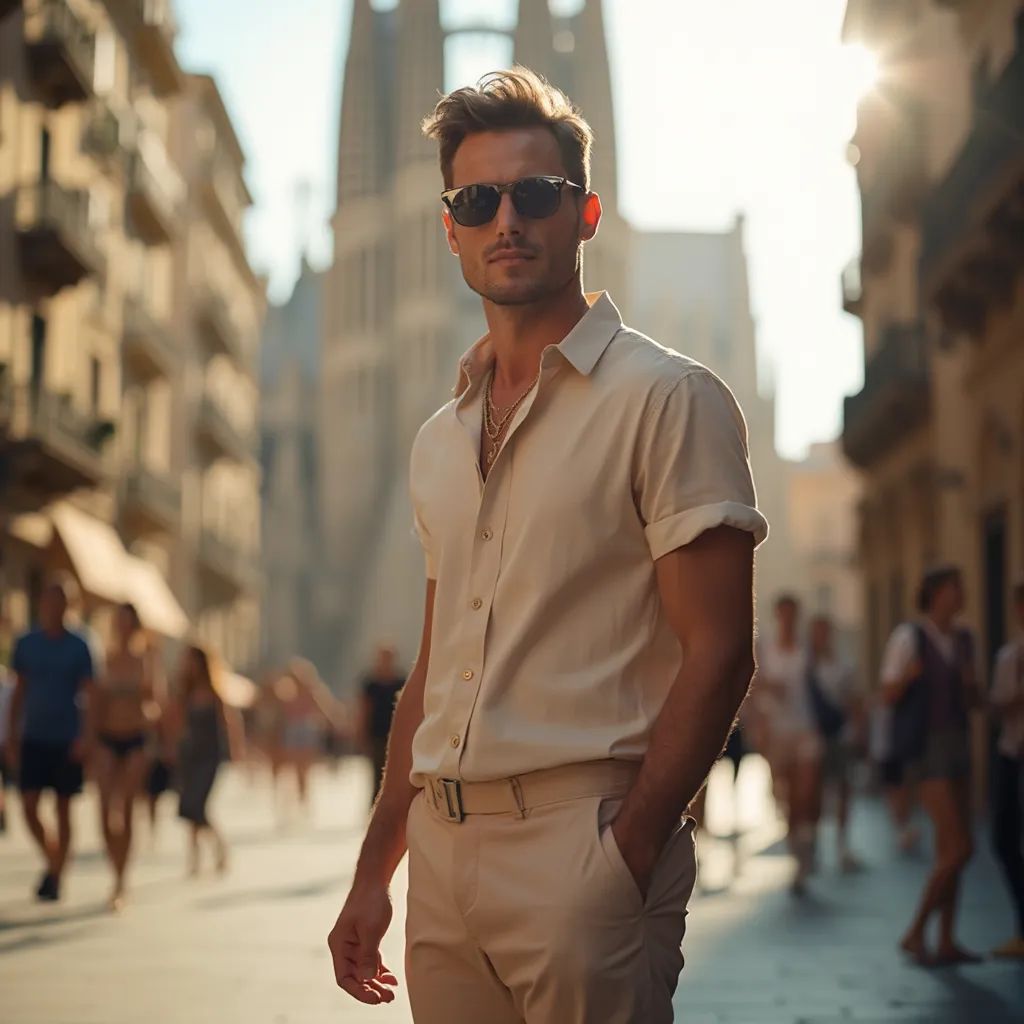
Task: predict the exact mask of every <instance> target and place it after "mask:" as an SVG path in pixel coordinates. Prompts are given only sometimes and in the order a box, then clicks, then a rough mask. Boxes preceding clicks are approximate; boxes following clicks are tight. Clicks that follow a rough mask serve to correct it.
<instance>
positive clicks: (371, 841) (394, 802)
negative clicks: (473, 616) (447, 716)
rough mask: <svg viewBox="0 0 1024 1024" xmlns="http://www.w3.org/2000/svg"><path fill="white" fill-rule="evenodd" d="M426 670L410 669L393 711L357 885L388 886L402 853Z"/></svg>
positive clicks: (362, 852)
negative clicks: (381, 779) (389, 734)
mask: <svg viewBox="0 0 1024 1024" xmlns="http://www.w3.org/2000/svg"><path fill="white" fill-rule="evenodd" d="M425 675H426V671H425V669H424V670H423V671H421V670H420V667H419V665H417V666H416V668H414V669H413V671H412V673H411V674H410V676H409V679H408V681H407V682H406V684H405V686H404V687H403V688H402V693H401V695H400V696H399V698H398V705H397V706H396V708H395V716H394V720H393V722H392V726H391V737H390V739H389V741H388V756H387V770H386V772H385V774H384V784H383V786H382V787H381V793H380V797H379V799H378V800H377V805H376V807H375V808H374V810H373V817H372V819H371V820H370V827H369V828H368V829H367V831H366V838H365V839H364V840H363V848H362V850H361V851H360V854H359V861H358V863H357V865H356V878H355V881H356V883H359V882H373V883H377V884H380V883H383V884H384V885H387V884H388V883H389V882H390V881H391V876H392V875H393V874H394V873H395V869H396V868H397V867H398V864H399V861H401V859H402V857H403V855H404V854H405V820H406V818H407V817H408V815H409V806H410V804H411V803H412V801H413V797H415V796H416V793H417V792H418V791H417V789H416V787H415V786H413V784H412V783H411V782H410V781H409V772H410V771H411V769H412V739H413V736H414V735H415V734H416V730H417V729H418V728H419V725H420V722H422V721H423V687H424V684H425V678H424V677H425Z"/></svg>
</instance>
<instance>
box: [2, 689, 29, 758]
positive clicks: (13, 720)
mask: <svg viewBox="0 0 1024 1024" xmlns="http://www.w3.org/2000/svg"><path fill="white" fill-rule="evenodd" d="M25 686H26V682H25V677H24V676H23V675H22V674H21V673H20V672H15V673H14V692H13V693H12V694H11V703H10V705H9V706H8V708H7V742H6V743H5V744H4V747H5V752H6V754H7V764H8V766H9V767H10V769H11V771H12V772H16V771H17V770H18V761H19V760H20V754H21V710H22V708H23V707H24V706H25Z"/></svg>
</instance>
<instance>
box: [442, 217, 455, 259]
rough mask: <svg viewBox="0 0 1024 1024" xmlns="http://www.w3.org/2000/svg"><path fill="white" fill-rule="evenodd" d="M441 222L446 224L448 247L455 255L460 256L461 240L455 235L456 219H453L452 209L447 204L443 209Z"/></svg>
mask: <svg viewBox="0 0 1024 1024" xmlns="http://www.w3.org/2000/svg"><path fill="white" fill-rule="evenodd" d="M441 223H442V224H444V234H445V237H446V238H447V239H448V248H449V249H450V250H451V253H452V255H453V256H458V255H459V240H458V239H457V238H456V237H455V221H453V220H452V214H451V211H450V210H449V209H448V207H447V206H446V207H444V209H442V210H441Z"/></svg>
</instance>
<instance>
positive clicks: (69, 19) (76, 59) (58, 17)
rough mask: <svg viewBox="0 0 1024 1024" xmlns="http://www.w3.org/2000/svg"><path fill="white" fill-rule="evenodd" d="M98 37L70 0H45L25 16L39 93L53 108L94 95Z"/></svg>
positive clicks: (28, 52) (27, 46)
mask: <svg viewBox="0 0 1024 1024" xmlns="http://www.w3.org/2000/svg"><path fill="white" fill-rule="evenodd" d="M94 45H95V40H94V39H93V37H92V36H91V35H90V34H89V31H88V29H87V28H86V26H85V24H84V23H83V22H82V21H81V19H80V18H79V17H78V15H77V14H76V13H75V10H74V8H73V7H72V6H71V5H70V4H69V3H67V0H43V2H42V3H41V4H40V5H39V7H38V8H37V9H36V10H34V11H32V12H31V13H30V14H27V15H26V18H25V52H26V57H27V59H28V71H29V76H30V78H31V80H32V84H33V87H34V88H35V91H36V94H37V95H38V96H39V99H40V100H41V101H42V102H43V104H44V105H45V106H47V107H49V108H50V109H52V110H56V109H57V108H58V107H62V106H64V104H65V103H78V102H81V101H82V100H84V99H87V98H88V97H89V96H91V95H92V83H93V71H94V60H95V52H94Z"/></svg>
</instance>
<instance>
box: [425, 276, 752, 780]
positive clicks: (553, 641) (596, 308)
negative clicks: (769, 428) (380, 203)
mask: <svg viewBox="0 0 1024 1024" xmlns="http://www.w3.org/2000/svg"><path fill="white" fill-rule="evenodd" d="M587 299H588V302H589V303H590V306H591V308H590V310H589V311H588V312H587V314H586V315H585V316H584V317H583V318H582V319H581V320H580V322H579V323H578V324H577V325H576V326H575V327H574V328H573V330H572V331H571V332H570V333H569V334H568V335H567V336H566V337H565V338H564V339H563V341H562V342H561V344H559V345H557V346H554V345H552V346H549V347H548V348H547V349H545V351H544V353H543V356H542V358H541V374H540V378H539V380H538V382H537V384H536V386H535V387H534V389H533V390H532V391H531V393H530V394H529V395H528V396H527V398H526V400H525V401H524V402H523V404H522V406H521V407H520V408H519V410H518V412H517V413H516V415H515V417H514V418H513V420H512V423H511V425H510V427H509V430H508V433H507V435H506V437H505V441H504V445H503V447H502V449H501V452H500V453H499V455H498V458H497V460H496V461H495V463H494V466H493V468H492V469H491V471H490V473H489V474H488V476H487V480H486V482H485V481H484V479H483V477H482V474H481V472H480V460H479V454H480V434H481V429H482V428H481V413H482V401H483V383H484V380H485V378H486V375H487V372H488V370H489V368H490V366H491V365H492V363H493V359H494V356H493V352H492V349H491V346H490V343H489V341H488V339H487V337H484V338H482V339H481V340H480V341H478V342H477V343H476V344H475V345H474V346H473V348H471V349H470V351H469V352H468V353H467V354H466V356H465V357H463V359H462V361H461V363H460V372H459V380H458V384H457V386H456V388H455V397H454V398H453V400H452V401H450V402H449V403H448V404H447V405H446V406H444V408H442V409H441V410H440V411H439V412H437V413H436V414H435V415H434V416H433V417H431V419H430V420H428V421H427V422H426V423H425V424H424V425H423V427H422V428H421V430H420V432H419V435H418V436H417V438H416V442H415V444H414V445H413V451H412V460H411V471H410V488H411V494H412V504H413V509H414V513H415V528H416V532H417V533H418V534H419V537H420V540H421V543H422V545H423V549H424V552H425V554H426V564H427V576H428V577H429V578H431V579H436V581H437V585H436V592H435V598H434V623H433V633H432V636H431V650H430V663H429V665H428V669H427V680H426V690H425V693H424V701H423V704H424V708H423V710H424V716H423V722H422V724H421V725H420V727H419V729H418V731H417V733H416V736H415V738H414V740H413V766H412V781H413V783H414V784H416V785H422V784H423V779H424V776H432V775H437V776H441V777H445V778H460V779H464V780H467V781H481V780H489V779H498V778H506V777H508V776H511V775H517V774H520V773H523V772H528V771H533V770H536V769H541V768H550V767H555V766H558V765H564V764H573V763H577V762H583V761H592V760H598V759H604V758H624V759H639V758H642V757H643V756H644V753H645V752H646V749H647V744H648V739H649V736H650V732H651V728H652V726H653V724H654V722H655V719H656V718H657V716H658V713H659V712H660V711H661V707H662V704H663V703H664V701H665V698H666V696H667V695H668V691H669V689H670V687H671V685H672V683H673V681H674V680H675V677H676V674H677V673H678V671H679V667H680V663H681V653H680V647H679V643H678V640H677V638H676V636H675V634H674V633H673V631H672V629H671V628H670V626H669V623H668V621H667V620H666V617H665V615H664V612H663V609H662V606H661V601H660V598H659V594H658V589H657V583H656V579H655V572H654V563H655V561H656V560H657V559H658V558H660V557H661V556H662V555H665V554H667V553H668V552H670V551H673V550H674V549H676V548H678V547H681V546H683V545H685V544H688V543H690V541H692V540H694V538H696V537H697V536H698V535H699V534H700V533H702V532H703V531H704V530H708V529H710V528H712V527H714V526H718V525H720V524H728V525H730V526H734V527H736V528H738V529H740V530H747V531H749V532H750V533H752V534H753V535H754V537H755V539H756V542H757V543H760V542H761V541H762V540H763V539H764V538H765V536H766V535H767V531H768V525H767V523H766V522H765V520H764V518H763V517H762V516H761V514H760V513H759V512H758V511H757V508H756V502H755V497H754V485H753V482H752V480H751V476H750V465H749V461H748V453H747V438H746V425H745V423H744V420H743V414H742V413H741V412H740V409H739V407H738V406H737V404H736V401H735V399H734V398H733V396H732V394H731V392H730V391H729V389H728V388H727V387H726V386H725V385H724V384H723V383H722V382H721V381H720V380H719V379H718V378H717V377H715V376H714V374H712V373H711V372H710V371H709V370H707V369H706V368H705V367H703V366H701V365H700V364H699V363H696V362H694V361H693V360H692V359H688V358H687V357H685V356H681V355H679V354H678V353H676V352H672V351H670V350H669V349H666V348H663V347H662V346H661V345H658V344H656V343H655V342H653V341H651V340H650V339H649V338H646V337H644V336H643V335H642V334H639V333H637V332H636V331H633V330H631V329H630V328H628V327H624V326H623V324H622V319H621V317H620V316H619V312H618V310H617V309H616V308H615V305H614V304H613V303H612V301H611V299H610V298H608V296H607V295H606V294H604V293H598V294H594V295H588V296H587Z"/></svg>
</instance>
